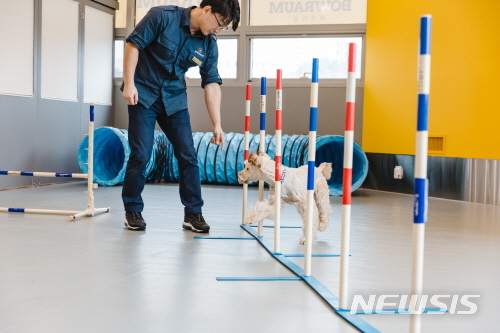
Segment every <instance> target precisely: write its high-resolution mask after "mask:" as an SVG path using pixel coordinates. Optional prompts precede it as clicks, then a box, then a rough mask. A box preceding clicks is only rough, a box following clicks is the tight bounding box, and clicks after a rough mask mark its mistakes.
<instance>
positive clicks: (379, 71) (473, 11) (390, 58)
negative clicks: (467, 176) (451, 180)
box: [362, 0, 500, 159]
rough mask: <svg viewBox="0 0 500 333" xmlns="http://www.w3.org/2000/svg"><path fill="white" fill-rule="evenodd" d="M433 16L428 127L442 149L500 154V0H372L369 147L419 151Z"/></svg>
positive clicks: (365, 130) (457, 154)
mask: <svg viewBox="0 0 500 333" xmlns="http://www.w3.org/2000/svg"><path fill="white" fill-rule="evenodd" d="M425 14H430V15H432V17H433V22H432V24H433V28H432V42H431V43H432V44H431V57H432V63H431V91H430V106H429V133H430V134H444V135H445V136H446V151H445V154H444V155H442V156H448V157H464V158H481V159H500V134H499V133H500V97H499V96H500V57H499V55H500V35H499V31H500V24H499V22H500V19H499V17H500V1H497V0H489V1H487V0H483V1H469V0H462V1H458V0H457V1H455V0H454V1H452V0H440V1H435V0H433V1H431V0H419V1H415V0H385V1H368V12H367V34H366V67H365V95H364V111H363V142H362V147H363V149H364V150H365V151H366V152H373V153H387V154H409V155H414V154H415V131H416V117H417V111H416V110H417V74H416V73H417V52H418V38H419V25H420V16H421V15H425Z"/></svg>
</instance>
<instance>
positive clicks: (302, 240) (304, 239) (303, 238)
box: [299, 237, 306, 245]
mask: <svg viewBox="0 0 500 333" xmlns="http://www.w3.org/2000/svg"><path fill="white" fill-rule="evenodd" d="M299 243H300V244H302V245H304V244H305V243H306V238H305V237H301V238H300V239H299Z"/></svg>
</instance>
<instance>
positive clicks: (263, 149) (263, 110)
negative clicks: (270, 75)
mask: <svg viewBox="0 0 500 333" xmlns="http://www.w3.org/2000/svg"><path fill="white" fill-rule="evenodd" d="M266 91H267V79H266V78H265V77H261V78H260V145H259V151H261V152H266V97H267V96H266V95H267V93H266ZM259 201H264V181H263V180H259ZM257 234H258V236H259V237H262V236H264V221H259V223H258V231H257Z"/></svg>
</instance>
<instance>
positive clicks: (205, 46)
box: [121, 0, 240, 232]
mask: <svg viewBox="0 0 500 333" xmlns="http://www.w3.org/2000/svg"><path fill="white" fill-rule="evenodd" d="M239 20H240V7H239V4H238V0H203V1H202V2H201V3H200V6H199V7H196V6H193V7H191V8H181V7H177V6H160V7H153V8H151V10H150V11H149V12H148V13H147V14H146V16H145V17H144V18H143V19H142V20H141V22H139V24H138V25H137V26H136V27H135V30H134V31H133V32H132V33H131V34H130V36H128V38H127V40H126V41H127V43H126V45H125V53H124V60H123V64H124V65H123V67H124V68H123V85H122V88H121V90H122V91H123V97H124V98H125V100H126V101H127V104H128V113H129V128H128V139H129V144H130V157H129V161H128V164H127V171H126V173H125V180H124V183H123V191H122V198H123V204H124V206H125V225H126V226H127V228H128V229H130V230H144V229H146V222H145V221H144V219H143V217H142V214H141V212H142V210H143V208H144V202H143V200H142V197H141V193H142V191H143V189H144V184H145V182H146V176H145V174H144V172H145V170H146V164H147V162H148V161H149V158H150V156H151V152H152V148H153V140H154V128H155V123H156V122H158V124H159V125H160V127H161V129H162V130H163V131H164V132H165V135H166V136H167V138H168V140H169V141H170V142H171V144H172V146H173V149H174V155H175V157H176V158H177V160H178V162H179V176H180V181H179V194H180V198H181V202H182V204H183V205H184V214H185V215H184V221H183V227H184V228H185V229H189V230H192V231H195V232H208V231H209V230H210V226H209V225H208V224H207V223H206V222H205V220H204V218H203V215H202V211H201V207H202V206H203V199H202V197H201V183H200V173H199V169H198V159H197V155H196V150H195V148H194V144H193V138H192V131H191V123H190V118H189V112H188V104H187V94H186V81H185V79H184V74H185V73H186V71H187V70H188V69H189V68H190V67H194V66H198V67H199V69H200V75H201V86H202V88H204V90H205V102H206V105H207V110H208V114H209V116H210V120H211V122H212V132H213V138H212V140H211V141H210V142H212V143H214V144H217V145H219V144H222V149H224V132H223V131H222V128H221V119H220V105H221V91H220V84H222V80H221V78H220V76H219V73H218V71H217V59H218V55H219V54H218V49H217V37H216V34H217V33H218V32H220V31H221V30H226V29H227V26H228V25H229V24H230V23H232V29H233V30H234V31H235V30H236V28H237V27H238V23H239Z"/></svg>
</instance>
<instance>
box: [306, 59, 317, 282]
mask: <svg viewBox="0 0 500 333" xmlns="http://www.w3.org/2000/svg"><path fill="white" fill-rule="evenodd" d="M318 70H319V59H318V58H314V59H313V69H312V79H311V103H310V105H311V108H310V111H309V112H310V113H309V114H310V116H309V159H308V162H307V206H306V225H305V228H306V232H305V234H306V241H305V244H304V276H311V257H312V222H313V211H314V206H313V205H314V171H315V164H316V162H315V160H316V129H317V123H318V84H319V83H318Z"/></svg>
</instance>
